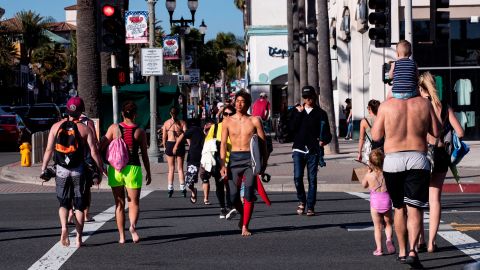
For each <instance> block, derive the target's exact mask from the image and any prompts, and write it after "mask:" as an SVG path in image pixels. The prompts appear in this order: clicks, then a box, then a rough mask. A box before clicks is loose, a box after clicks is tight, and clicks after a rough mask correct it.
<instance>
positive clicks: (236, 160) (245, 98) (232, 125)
mask: <svg viewBox="0 0 480 270" xmlns="http://www.w3.org/2000/svg"><path fill="white" fill-rule="evenodd" d="M251 104H252V97H251V96H250V94H249V93H247V92H245V91H244V90H241V91H239V92H238V93H237V94H236V95H235V109H236V113H235V115H233V116H230V117H227V118H225V119H224V120H223V126H222V141H221V146H220V159H221V164H220V165H221V171H220V173H221V175H222V178H225V177H227V168H226V167H225V164H226V163H225V158H226V155H227V138H229V137H230V140H231V143H232V150H231V153H230V160H229V163H228V169H229V170H228V179H229V181H228V185H229V187H230V200H231V201H232V203H233V205H234V207H235V209H236V210H237V211H238V212H239V213H240V215H241V216H240V222H239V227H241V228H242V235H243V236H249V235H251V232H250V231H249V230H248V224H249V222H250V218H251V217H252V211H253V202H254V201H255V181H256V175H255V174H254V172H253V168H252V158H251V154H250V140H251V139H252V137H253V135H254V134H257V135H258V137H259V138H260V139H261V140H263V141H264V142H265V132H264V131H263V126H262V122H261V120H260V118H258V117H254V116H251V115H248V114H247V111H248V108H249V107H250V105H251ZM261 151H262V154H263V157H266V153H267V148H266V144H265V143H262V144H261ZM266 165H267V159H266V158H265V159H264V160H263V164H262V171H261V173H263V172H264V171H265V168H266ZM243 176H245V196H244V198H245V204H244V206H243V207H242V203H241V201H240V192H239V187H240V184H241V181H242V178H243Z"/></svg>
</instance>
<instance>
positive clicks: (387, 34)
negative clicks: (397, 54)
mask: <svg viewBox="0 0 480 270" xmlns="http://www.w3.org/2000/svg"><path fill="white" fill-rule="evenodd" d="M368 7H369V8H370V9H374V10H375V11H374V12H371V13H370V14H369V15H368V22H369V23H371V24H373V25H375V27H372V28H370V30H369V31H368V37H369V38H370V39H371V40H374V41H375V47H377V48H381V47H390V46H391V18H390V10H391V2H390V0H369V1H368Z"/></svg>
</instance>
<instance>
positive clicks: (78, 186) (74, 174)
mask: <svg viewBox="0 0 480 270" xmlns="http://www.w3.org/2000/svg"><path fill="white" fill-rule="evenodd" d="M83 174H84V166H83V164H82V165H80V166H78V167H75V168H64V167H62V166H60V165H56V176H55V191H56V193H57V199H58V202H59V203H60V207H64V208H67V209H68V210H70V209H72V202H73V207H75V209H76V210H80V211H83V210H85V207H86V202H85V189H86V181H85V177H84V175H83Z"/></svg>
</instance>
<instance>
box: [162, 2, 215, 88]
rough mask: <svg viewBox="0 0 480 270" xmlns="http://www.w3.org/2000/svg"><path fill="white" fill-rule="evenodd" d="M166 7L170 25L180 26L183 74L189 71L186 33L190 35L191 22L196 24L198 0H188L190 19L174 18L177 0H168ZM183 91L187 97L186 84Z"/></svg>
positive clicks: (181, 69)
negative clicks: (186, 60)
mask: <svg viewBox="0 0 480 270" xmlns="http://www.w3.org/2000/svg"><path fill="white" fill-rule="evenodd" d="M165 7H166V8H167V10H168V14H169V15H170V25H174V24H178V25H179V26H180V54H181V59H180V72H181V75H185V74H186V73H187V70H186V67H185V35H188V34H189V33H190V26H189V24H191V25H195V12H196V11H197V8H198V0H188V9H189V10H190V14H191V16H192V18H191V19H190V20H188V19H184V18H183V16H182V17H181V18H180V20H174V19H173V13H174V12H175V9H176V7H177V2H176V0H166V1H165ZM203 24H204V23H203ZM204 26H205V28H204V30H206V25H205V24H204ZM181 93H182V95H184V97H185V98H186V97H187V95H186V89H185V86H184V84H182V86H181Z"/></svg>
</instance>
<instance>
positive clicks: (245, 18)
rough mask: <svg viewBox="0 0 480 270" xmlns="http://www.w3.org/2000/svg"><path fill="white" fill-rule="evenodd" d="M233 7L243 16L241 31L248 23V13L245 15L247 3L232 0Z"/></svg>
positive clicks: (244, 0)
mask: <svg viewBox="0 0 480 270" xmlns="http://www.w3.org/2000/svg"><path fill="white" fill-rule="evenodd" d="M233 2H234V4H235V6H236V7H237V8H238V9H239V10H240V11H242V14H243V29H245V28H246V26H247V23H248V13H247V10H248V9H247V1H246V0H234V1H233Z"/></svg>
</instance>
